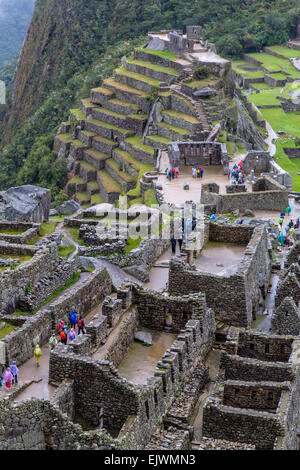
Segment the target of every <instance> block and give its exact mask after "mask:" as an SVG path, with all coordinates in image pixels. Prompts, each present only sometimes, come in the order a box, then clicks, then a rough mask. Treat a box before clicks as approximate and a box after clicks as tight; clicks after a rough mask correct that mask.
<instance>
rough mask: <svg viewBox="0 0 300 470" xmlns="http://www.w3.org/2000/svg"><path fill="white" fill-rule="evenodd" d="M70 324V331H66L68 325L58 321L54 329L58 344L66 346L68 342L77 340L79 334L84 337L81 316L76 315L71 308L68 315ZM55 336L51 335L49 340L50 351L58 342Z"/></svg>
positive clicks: (83, 324)
mask: <svg viewBox="0 0 300 470" xmlns="http://www.w3.org/2000/svg"><path fill="white" fill-rule="evenodd" d="M70 324H71V329H70V331H69V330H68V325H66V324H65V322H64V321H63V320H60V322H59V324H58V326H57V329H56V335H58V336H59V338H60V342H61V343H63V344H65V345H67V344H68V341H69V343H71V342H72V341H74V339H76V338H77V336H79V335H80V334H81V333H82V334H84V335H85V331H84V326H85V323H84V319H83V318H82V316H79V318H78V315H77V314H76V311H75V308H73V310H72V312H71V314H70ZM76 326H77V327H78V331H77V333H76ZM56 335H55V334H53V335H52V336H51V338H50V340H49V347H50V351H52V349H54V348H55V346H56V345H57V343H58V340H57V338H56Z"/></svg>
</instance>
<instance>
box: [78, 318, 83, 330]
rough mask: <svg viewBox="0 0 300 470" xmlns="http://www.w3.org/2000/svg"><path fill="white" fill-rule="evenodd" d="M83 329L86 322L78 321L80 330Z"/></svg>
mask: <svg viewBox="0 0 300 470" xmlns="http://www.w3.org/2000/svg"><path fill="white" fill-rule="evenodd" d="M83 327H84V321H83V319H82V318H81V319H80V320H78V328H83Z"/></svg>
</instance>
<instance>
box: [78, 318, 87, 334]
mask: <svg viewBox="0 0 300 470" xmlns="http://www.w3.org/2000/svg"><path fill="white" fill-rule="evenodd" d="M77 325H78V336H79V335H80V333H81V331H82V333H83V334H84V335H85V331H84V319H83V318H82V316H80V317H79V320H78V323H77Z"/></svg>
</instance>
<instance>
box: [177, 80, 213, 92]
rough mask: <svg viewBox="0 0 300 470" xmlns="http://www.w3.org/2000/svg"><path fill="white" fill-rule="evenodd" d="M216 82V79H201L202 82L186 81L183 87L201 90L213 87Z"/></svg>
mask: <svg viewBox="0 0 300 470" xmlns="http://www.w3.org/2000/svg"><path fill="white" fill-rule="evenodd" d="M216 82H217V80H216V79H209V78H207V79H203V80H192V81H186V82H185V85H187V86H188V87H190V88H193V89H196V90H200V89H201V88H204V87H207V86H211V85H214V84H215V83H216Z"/></svg>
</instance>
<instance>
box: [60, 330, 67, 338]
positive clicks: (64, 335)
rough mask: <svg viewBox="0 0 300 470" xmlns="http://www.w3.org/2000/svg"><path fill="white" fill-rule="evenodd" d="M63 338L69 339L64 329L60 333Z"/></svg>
mask: <svg viewBox="0 0 300 470" xmlns="http://www.w3.org/2000/svg"><path fill="white" fill-rule="evenodd" d="M60 337H61V339H67V336H66V333H65V332H64V331H62V332H61V334H60Z"/></svg>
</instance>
